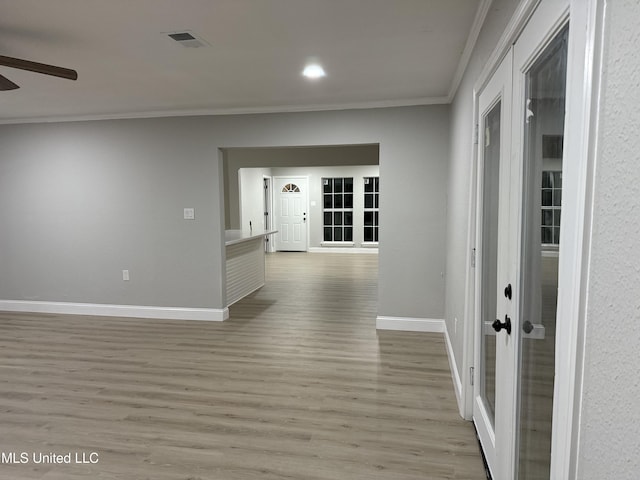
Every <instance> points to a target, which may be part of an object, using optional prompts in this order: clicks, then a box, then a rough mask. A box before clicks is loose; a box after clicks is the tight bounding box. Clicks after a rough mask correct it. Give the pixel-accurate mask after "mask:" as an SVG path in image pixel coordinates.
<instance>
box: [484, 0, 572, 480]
mask: <svg viewBox="0 0 640 480" xmlns="http://www.w3.org/2000/svg"><path fill="white" fill-rule="evenodd" d="M568 30H569V26H568V2H564V1H558V0H555V1H553V0H548V1H545V0H543V1H541V2H540V3H539V5H538V7H537V8H536V10H535V11H534V13H533V14H532V16H531V18H530V19H529V21H528V23H527V25H526V26H525V28H524V30H523V31H522V33H521V34H520V36H519V37H518V40H517V41H516V42H515V44H514V45H513V46H512V48H511V49H509V51H508V52H507V54H506V56H505V57H504V59H503V60H502V62H501V64H500V66H499V67H498V69H497V70H496V71H495V73H494V74H493V76H492V77H491V78H490V80H489V82H488V83H487V84H486V86H485V87H484V88H483V90H482V91H481V93H480V95H479V99H478V100H479V101H478V113H479V121H478V129H479V134H478V185H477V187H478V188H477V191H478V196H477V199H476V204H477V214H476V225H477V229H476V231H477V234H476V248H477V262H476V285H477V286H478V287H477V291H476V305H475V313H476V315H475V318H476V319H477V320H476V336H475V338H476V348H475V352H476V354H475V359H474V365H475V371H474V372H475V373H474V402H473V419H474V423H475V425H476V429H477V431H478V436H479V439H480V442H481V444H482V448H483V451H484V453H485V458H486V460H487V464H488V466H489V469H490V471H491V474H492V476H493V478H494V479H501V480H502V479H511V478H518V479H527V480H528V479H548V478H549V477H550V470H549V469H550V458H551V425H552V413H553V391H554V383H553V382H554V374H555V348H556V345H555V322H556V301H557V287H558V281H557V280H558V260H559V256H560V253H561V252H560V251H559V236H560V233H561V210H562V139H563V133H564V113H565V97H566V71H567V40H568Z"/></svg>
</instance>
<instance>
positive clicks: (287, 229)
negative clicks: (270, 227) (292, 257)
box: [274, 177, 308, 252]
mask: <svg viewBox="0 0 640 480" xmlns="http://www.w3.org/2000/svg"><path fill="white" fill-rule="evenodd" d="M307 184H308V179H307V177H274V192H275V199H276V202H275V203H276V209H275V210H276V212H275V225H276V229H277V230H278V233H277V234H276V250H279V251H289V252H306V251H307V203H308V185H307Z"/></svg>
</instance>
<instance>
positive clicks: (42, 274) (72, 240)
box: [0, 118, 222, 307]
mask: <svg viewBox="0 0 640 480" xmlns="http://www.w3.org/2000/svg"><path fill="white" fill-rule="evenodd" d="M209 132H210V126H209V125H207V122H203V121H202V120H199V119H192V118H183V119H164V120H121V121H101V122H83V123H60V124H39V125H35V124H34V125H16V126H2V127H0V224H1V225H2V228H0V271H1V272H2V275H0V299H3V300H38V301H61V302H78V303H98V304H122V305H152V306H162V307H172V306H180V307H183V306H188V307H221V305H222V295H221V292H222V285H221V275H220V272H221V270H220V251H221V243H220V235H219V231H220V227H219V225H220V222H221V221H222V219H221V212H222V211H221V209H220V207H221V205H220V200H219V196H218V195H217V192H218V190H219V185H220V184H221V181H220V178H219V176H218V158H217V150H216V148H215V146H214V145H213V144H212V142H211V141H209V140H208V138H209V136H210V133H209ZM184 207H193V208H195V212H196V220H195V221H185V220H183V208H184ZM123 269H128V270H129V271H130V275H131V280H130V281H129V282H123V281H122V270H123Z"/></svg>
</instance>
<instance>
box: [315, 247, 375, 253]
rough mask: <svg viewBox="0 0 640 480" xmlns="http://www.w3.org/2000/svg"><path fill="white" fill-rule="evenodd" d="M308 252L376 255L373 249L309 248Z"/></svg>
mask: <svg viewBox="0 0 640 480" xmlns="http://www.w3.org/2000/svg"><path fill="white" fill-rule="evenodd" d="M308 251H309V253H369V254H371V253H373V254H377V253H378V249H377V248H375V247H362V248H356V247H309V250H308Z"/></svg>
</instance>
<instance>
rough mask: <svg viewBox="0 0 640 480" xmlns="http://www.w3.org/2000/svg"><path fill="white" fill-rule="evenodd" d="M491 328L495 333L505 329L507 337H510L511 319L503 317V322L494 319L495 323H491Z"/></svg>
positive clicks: (506, 316)
mask: <svg viewBox="0 0 640 480" xmlns="http://www.w3.org/2000/svg"><path fill="white" fill-rule="evenodd" d="M491 326H492V327H493V329H494V330H495V331H496V332H499V331H500V330H502V329H505V330H506V331H507V335H511V319H510V318H509V316H508V315H505V316H504V322H501V321H500V320H498V319H497V318H496V321H495V322H493V323H492V324H491Z"/></svg>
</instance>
